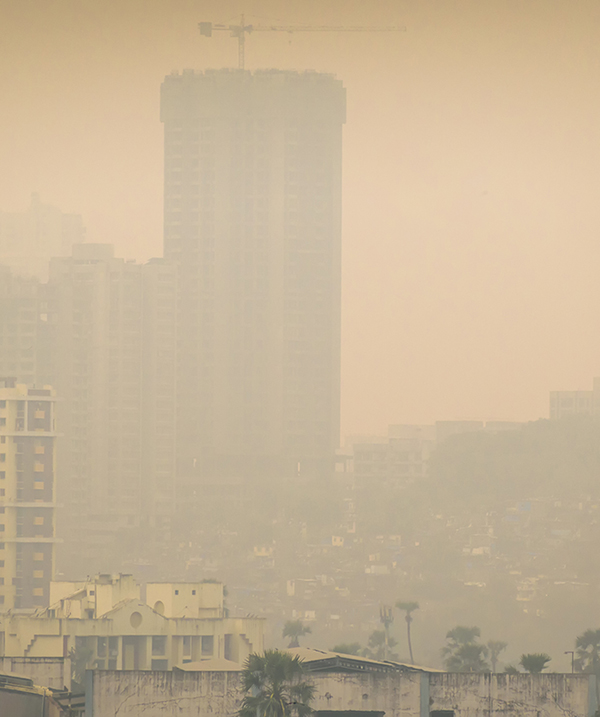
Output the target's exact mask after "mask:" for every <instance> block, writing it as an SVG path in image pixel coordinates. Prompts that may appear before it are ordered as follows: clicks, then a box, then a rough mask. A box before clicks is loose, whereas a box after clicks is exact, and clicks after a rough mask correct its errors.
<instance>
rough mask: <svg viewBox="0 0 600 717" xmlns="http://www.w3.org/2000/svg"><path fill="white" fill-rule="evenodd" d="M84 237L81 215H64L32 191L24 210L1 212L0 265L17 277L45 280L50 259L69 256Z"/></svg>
mask: <svg viewBox="0 0 600 717" xmlns="http://www.w3.org/2000/svg"><path fill="white" fill-rule="evenodd" d="M84 237H85V230H84V228H83V222H82V219H81V216H79V215H78V214H64V213H63V212H61V211H60V209H57V208H56V207H51V206H49V205H47V204H42V202H41V200H40V197H39V195H38V194H32V195H31V204H30V206H29V208H28V209H26V210H25V211H24V212H0V264H4V265H6V266H9V267H10V268H11V269H12V270H13V272H14V273H15V274H17V275H18V276H28V277H37V278H38V279H41V280H45V279H47V278H48V264H49V262H50V258H51V257H54V256H68V255H69V254H70V253H71V248H72V247H73V245H74V244H79V243H81V242H83V240H84Z"/></svg>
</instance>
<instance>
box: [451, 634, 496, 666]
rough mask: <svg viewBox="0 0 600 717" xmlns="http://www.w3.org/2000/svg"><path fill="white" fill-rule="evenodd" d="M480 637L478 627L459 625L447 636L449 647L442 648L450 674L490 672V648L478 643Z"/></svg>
mask: <svg viewBox="0 0 600 717" xmlns="http://www.w3.org/2000/svg"><path fill="white" fill-rule="evenodd" d="M480 635H481V631H480V629H479V628H478V627H464V626H463V625H457V626H456V627H455V628H454V629H452V630H450V631H449V632H448V633H447V634H446V641H447V645H446V646H445V647H443V648H442V657H443V658H444V664H445V666H446V669H447V670H448V671H449V672H489V669H490V666H489V665H488V663H487V662H486V658H487V656H488V648H487V647H486V646H485V645H482V644H481V643H479V642H478V640H479V636H480Z"/></svg>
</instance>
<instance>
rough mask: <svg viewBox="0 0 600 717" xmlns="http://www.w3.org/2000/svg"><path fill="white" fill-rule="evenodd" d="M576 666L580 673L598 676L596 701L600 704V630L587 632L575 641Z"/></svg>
mask: <svg viewBox="0 0 600 717" xmlns="http://www.w3.org/2000/svg"><path fill="white" fill-rule="evenodd" d="M575 653H576V654H577V658H576V659H575V662H574V666H575V669H576V670H577V671H578V672H590V673H591V674H593V675H596V701H597V702H600V630H586V631H585V632H583V633H582V634H581V635H579V636H578V637H577V639H576V640H575Z"/></svg>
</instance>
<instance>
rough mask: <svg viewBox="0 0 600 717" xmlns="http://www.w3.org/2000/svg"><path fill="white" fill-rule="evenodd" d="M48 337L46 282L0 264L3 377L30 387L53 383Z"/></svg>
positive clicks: (1, 368) (0, 366)
mask: <svg viewBox="0 0 600 717" xmlns="http://www.w3.org/2000/svg"><path fill="white" fill-rule="evenodd" d="M48 340H49V335H48V322H47V310H46V308H45V285H44V284H42V282H40V280H39V279H37V278H35V277H23V276H18V275H17V274H15V273H14V272H13V271H12V270H11V269H10V268H9V267H8V266H0V376H14V377H17V378H18V381H19V383H23V384H26V385H28V386H33V385H42V386H43V385H44V384H47V383H52V381H51V376H49V374H48V365H47V356H48Z"/></svg>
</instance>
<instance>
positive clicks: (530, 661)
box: [519, 652, 552, 675]
mask: <svg viewBox="0 0 600 717" xmlns="http://www.w3.org/2000/svg"><path fill="white" fill-rule="evenodd" d="M551 659H552V658H551V657H550V655H547V654H546V653H545V652H530V653H529V654H527V655H521V660H520V661H519V664H520V665H521V667H522V668H523V669H524V670H525V672H530V673H531V674H532V675H537V674H539V673H540V672H543V671H544V670H545V669H546V667H547V665H548V663H549V662H550V660H551Z"/></svg>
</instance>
